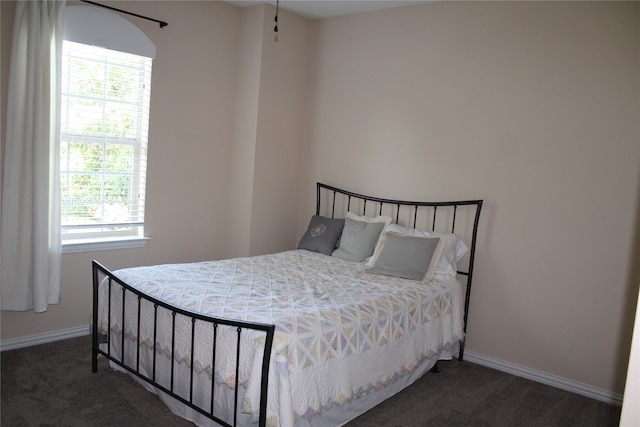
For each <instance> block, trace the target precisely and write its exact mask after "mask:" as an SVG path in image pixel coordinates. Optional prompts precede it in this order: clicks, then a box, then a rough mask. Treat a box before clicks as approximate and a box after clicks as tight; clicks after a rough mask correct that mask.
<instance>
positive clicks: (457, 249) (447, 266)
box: [367, 224, 469, 280]
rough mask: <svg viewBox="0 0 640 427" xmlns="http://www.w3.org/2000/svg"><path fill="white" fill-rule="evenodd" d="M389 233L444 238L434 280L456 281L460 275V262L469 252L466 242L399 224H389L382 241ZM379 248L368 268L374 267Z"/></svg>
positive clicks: (451, 234)
mask: <svg viewBox="0 0 640 427" xmlns="http://www.w3.org/2000/svg"><path fill="white" fill-rule="evenodd" d="M387 232H391V233H398V234H405V235H407V236H414V237H435V236H440V237H443V238H444V245H443V247H442V254H441V256H440V259H439V260H438V264H437V266H436V271H435V274H434V275H433V278H434V279H440V280H446V279H455V278H456V276H457V274H458V261H460V260H461V259H462V257H463V256H464V255H465V254H466V253H467V252H468V251H469V248H467V245H466V244H465V243H464V241H463V240H462V239H461V238H460V237H458V236H456V235H455V234H453V233H436V232H433V231H424V230H417V229H415V228H408V227H403V226H402V225H398V224H389V225H387V226H386V227H385V229H384V231H383V232H382V234H381V237H380V240H382V239H384V235H385V233H387ZM380 240H378V246H380V247H381V244H380ZM378 246H376V249H375V251H374V252H373V256H372V257H371V258H370V260H369V262H368V263H367V267H372V266H373V262H372V260H375V258H376V254H377V253H379V250H378Z"/></svg>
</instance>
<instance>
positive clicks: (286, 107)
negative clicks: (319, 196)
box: [228, 5, 310, 256]
mask: <svg viewBox="0 0 640 427" xmlns="http://www.w3.org/2000/svg"><path fill="white" fill-rule="evenodd" d="M241 14H242V17H241V25H240V40H241V43H240V48H239V58H240V59H239V64H240V65H239V67H238V75H239V78H238V79H239V80H238V84H237V93H238V96H237V104H236V110H235V133H234V144H233V148H232V158H231V164H232V167H231V180H230V182H231V185H230V188H231V192H230V195H229V198H230V203H229V206H230V215H229V231H230V233H229V238H228V240H229V252H228V254H229V255H230V256H241V255H258V254H264V253H269V252H276V251H281V250H286V249H291V248H292V247H294V246H295V245H296V243H297V237H296V231H297V224H296V220H297V216H298V212H297V209H295V207H296V206H297V205H298V188H299V183H300V181H299V179H298V176H299V170H300V151H301V150H300V147H301V146H302V138H303V125H304V118H305V117H304V112H305V91H306V87H307V80H308V58H307V56H308V50H309V31H310V26H309V22H308V21H307V20H306V19H303V18H301V17H299V16H296V15H293V14H290V13H287V12H286V11H281V12H280V13H279V16H278V20H279V24H280V26H282V28H283V31H284V32H283V34H282V37H276V36H277V35H276V34H275V33H274V31H273V26H274V24H273V18H274V15H275V8H273V7H271V6H266V5H257V6H252V7H249V8H245V9H242V12H241ZM292 207H293V208H292Z"/></svg>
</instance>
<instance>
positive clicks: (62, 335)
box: [0, 325, 622, 406]
mask: <svg viewBox="0 0 640 427" xmlns="http://www.w3.org/2000/svg"><path fill="white" fill-rule="evenodd" d="M90 333H91V330H90V327H89V325H85V326H78V327H75V328H69V329H62V330H59V331H54V332H47V333H42V334H36V335H28V336H26V337H19V338H9V339H6V340H2V341H0V351H5V350H13V349H16V348H23V347H29V346H32V345H38V344H45V343H48V342H53V341H59V340H64V339H67V338H76V337H82V336H85V335H89V334H90ZM464 360H466V361H469V362H472V363H477V364H478V365H483V366H486V367H488V368H492V369H496V370H498V371H502V372H506V373H508V374H512V375H516V376H518V377H522V378H526V379H529V380H532V381H536V382H539V383H542V384H546V385H550V386H552V387H556V388H559V389H562V390H566V391H570V392H573V393H576V394H579V395H582V396H586V397H589V398H592V399H596V400H599V401H601V402H605V403H608V404H611V405H617V406H622V396H621V395H619V394H617V393H613V392H610V391H607V390H603V389H600V388H597V387H593V386H590V385H586V384H582V383H579V382H577V381H573V380H570V379H567V378H563V377H559V376H556V375H552V374H548V373H546V372H542V371H537V370H535V369H531V368H527V367H526V366H521V365H516V364H515V363H511V362H505V361H504V360H500V359H496V358H493V357H490V356H485V355H483V354H479V353H475V352H473V351H470V350H465V352H464Z"/></svg>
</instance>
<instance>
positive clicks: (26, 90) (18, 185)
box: [0, 0, 65, 312]
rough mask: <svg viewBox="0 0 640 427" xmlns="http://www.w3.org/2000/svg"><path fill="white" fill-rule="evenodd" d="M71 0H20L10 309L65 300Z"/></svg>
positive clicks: (7, 279) (11, 127) (38, 308)
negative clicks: (63, 120) (64, 73)
mask: <svg viewBox="0 0 640 427" xmlns="http://www.w3.org/2000/svg"><path fill="white" fill-rule="evenodd" d="M64 4H65V2H64V1H55V0H37V1H19V2H17V4H16V14H15V20H14V28H13V44H12V51H11V64H10V71H9V92H8V100H7V126H6V138H5V155H4V159H3V160H4V164H3V179H2V253H1V256H2V265H1V268H0V279H1V283H0V286H1V288H2V294H1V297H2V298H1V306H2V310H34V311H35V312H43V311H46V310H47V307H48V305H49V304H56V303H58V302H60V264H61V243H60V190H59V188H60V178H59V160H58V151H59V105H60V96H59V93H60V63H61V51H62V33H63V29H64V28H63V24H64V23H63V9H64Z"/></svg>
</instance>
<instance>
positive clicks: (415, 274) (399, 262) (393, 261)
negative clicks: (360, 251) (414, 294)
mask: <svg viewBox="0 0 640 427" xmlns="http://www.w3.org/2000/svg"><path fill="white" fill-rule="evenodd" d="M438 243H440V238H439V237H433V238H431V237H414V236H400V235H396V234H387V235H386V239H385V242H384V246H383V247H382V251H380V255H379V256H378V258H377V259H376V262H375V264H374V265H373V267H371V268H369V269H368V270H367V271H368V272H370V273H377V274H384V275H387V276H395V277H402V278H405V279H413V280H422V279H423V278H424V277H425V275H426V274H427V271H428V270H429V266H430V265H431V260H432V258H433V255H434V253H435V252H436V249H437V247H438Z"/></svg>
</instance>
